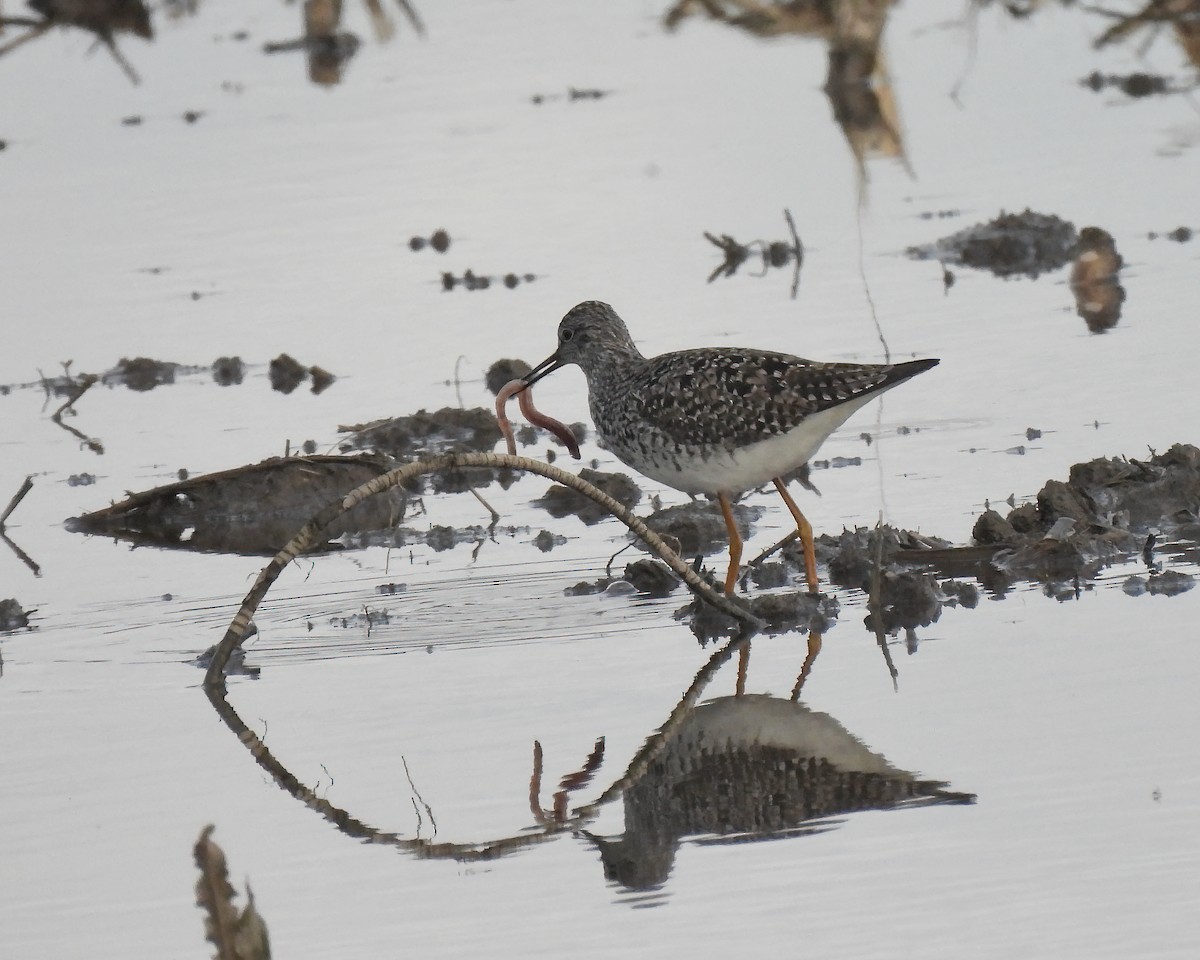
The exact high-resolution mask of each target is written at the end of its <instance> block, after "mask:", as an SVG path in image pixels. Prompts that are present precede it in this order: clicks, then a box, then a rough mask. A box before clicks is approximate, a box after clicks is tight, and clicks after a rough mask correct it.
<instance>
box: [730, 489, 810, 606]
mask: <svg viewBox="0 0 1200 960" xmlns="http://www.w3.org/2000/svg"><path fill="white" fill-rule="evenodd" d="M717 503H719V504H720V505H721V513H722V515H723V516H724V517H725V528H726V529H727V530H728V531H729V570H728V572H726V574H725V592H726V593H733V585H734V584H735V583H737V577H738V570H739V569H740V564H741V562H742V535H741V534H740V533H738V528H737V524H736V523H735V522H734V519H733V507H731V506H730V505H729V497H728V496H726V495H725V494H723V493H718V494H717ZM810 530H811V528H810ZM813 589H814V590H815V589H816V588H815V587H814V588H813Z"/></svg>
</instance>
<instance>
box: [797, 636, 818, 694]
mask: <svg viewBox="0 0 1200 960" xmlns="http://www.w3.org/2000/svg"><path fill="white" fill-rule="evenodd" d="M820 652H821V635H820V634H819V633H817V631H816V630H810V631H809V633H808V656H806V657H805V658H804V666H803V667H801V668H800V676H798V677H797V678H796V685H795V686H794V687H792V699H793V700H799V699H800V691H801V690H803V689H804V681H805V680H807V679H808V675H809V674H810V673H812V668H813V664H814V663H815V662H816V659H817V654H818V653H820Z"/></svg>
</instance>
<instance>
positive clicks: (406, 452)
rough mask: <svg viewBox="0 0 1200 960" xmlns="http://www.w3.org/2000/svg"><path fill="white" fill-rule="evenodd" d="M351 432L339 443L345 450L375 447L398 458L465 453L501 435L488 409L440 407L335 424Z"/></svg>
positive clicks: (490, 443) (488, 444) (485, 447)
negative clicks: (401, 414)
mask: <svg viewBox="0 0 1200 960" xmlns="http://www.w3.org/2000/svg"><path fill="white" fill-rule="evenodd" d="M338 431H339V432H341V433H352V434H353V436H350V437H347V438H346V439H345V440H344V441H343V442H342V444H341V449H342V451H343V452H345V451H347V450H375V451H377V452H380V453H386V454H388V455H389V456H393V457H396V458H397V459H399V460H407V459H412V458H413V457H415V456H418V455H420V454H426V453H468V452H480V451H486V450H491V449H492V448H493V447H494V446H495V445H496V444H497V442H499V440H500V439H501V436H502V435H501V433H500V426H499V425H498V424H497V423H496V418H495V416H493V414H492V413H491V411H490V410H484V409H483V407H474V408H473V409H470V410H463V409H460V408H458V407H443V408H442V409H441V410H437V411H435V412H434V413H429V412H428V411H426V410H418V411H417V412H416V413H414V414H413V415H412V416H408V417H392V418H391V419H390V420H377V421H375V422H374V423H368V424H358V425H355V426H348V427H338Z"/></svg>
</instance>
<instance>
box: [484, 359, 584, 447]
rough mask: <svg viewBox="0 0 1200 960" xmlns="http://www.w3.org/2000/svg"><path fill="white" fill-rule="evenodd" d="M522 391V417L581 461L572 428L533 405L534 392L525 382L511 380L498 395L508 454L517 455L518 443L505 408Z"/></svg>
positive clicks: (499, 417)
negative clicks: (546, 433) (555, 438)
mask: <svg viewBox="0 0 1200 960" xmlns="http://www.w3.org/2000/svg"><path fill="white" fill-rule="evenodd" d="M518 390H520V391H521V392H520V393H519V394H518V397H517V399H518V401H519V402H520V404H521V415H522V416H523V417H524V418H525V419H526V420H528V421H529V422H530V423H532V424H533V425H534V426H535V427H541V428H542V429H543V430H549V431H550V432H551V433H553V434H554V435H555V436H556V437H558V439H559V440H561V441H562V443H563V445H564V446H566V448H567V449H568V450H569V451H570V452H571V456H572V457H574V458H575V459H576V460H578V459H579V443H578V441H577V440H576V439H575V434H573V433H572V432H571V429H570V427H568V426H567V425H566V424H565V423H560V422H559V421H558V420H555V419H554V418H553V417H548V416H546V415H545V414H544V413H542V412H541V411H540V410H538V409H537V407H535V406H534V405H533V391H532V390H531V389H530V388H529V387H526V386H525V381H524V380H520V379H518V380H510V381H508V383H506V384H505V385H504V386H503V388H501V390H500V392H499V393H498V394H496V420H497V421H499V423H500V432H501V433H502V434H504V442H505V443H506V444H507V446H508V452H509V453H510V454H512V455H513V456H516V453H517V441H516V438H515V437H514V436H513V430H512V424H511V423H509V421H508V415H507V414H506V413H505V412H504V408H505V406H506V405H507V404H508V401H509V399H510V398H511V397H512V395H513V394H514V393H517V391H518Z"/></svg>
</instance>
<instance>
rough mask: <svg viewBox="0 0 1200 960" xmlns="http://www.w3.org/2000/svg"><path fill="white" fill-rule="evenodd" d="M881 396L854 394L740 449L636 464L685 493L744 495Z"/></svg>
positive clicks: (803, 459)
mask: <svg viewBox="0 0 1200 960" xmlns="http://www.w3.org/2000/svg"><path fill="white" fill-rule="evenodd" d="M877 395H878V394H870V395H868V396H865V397H856V398H855V399H853V400H849V401H847V402H846V403H841V404H838V405H837V406H836V407H830V408H829V409H827V410H822V411H821V412H819V413H814V414H813V415H812V416H810V417H808V418H807V419H805V421H804V422H803V423H801V424H800V425H799V426H797V427H794V428H793V429H792V430H790V431H789V432H787V433H781V434H779V435H778V436H774V437H770V438H768V439H766V440H759V441H757V442H756V443H752V444H749V445H748V446H745V447H739V448H737V449H736V450H726V449H717V450H714V451H712V452H710V454H709V456H708V457H701V456H691V457H681V458H680V459H679V462H678V464H676V463H674V462H672V460H671V459H663V460H661V461H658V462H655V463H644V464H639V465H637V469H638V471H639V472H641V473H644V474H645V475H646V476H648V477H650V478H651V479H653V480H657V481H659V482H660V483H665V484H666V485H667V486H669V487H674V488H675V489H676V490H682V491H683V492H684V493H707V494H717V493H742V492H744V491H746V490H753V489H754V488H755V487H761V486H762V485H763V484H765V483H768V482H769V481H771V480H773V479H774V478H775V477H778V476H780V475H782V474H785V473H787V472H788V471H790V470H795V469H796V468H797V467H799V466H800V465H801V464H804V463H806V462H807V461H808V459H809V458H810V457H811V456H812V455H813V454H814V453H816V452H817V448H818V447H820V446H821V444H822V443H823V442H824V441H825V438H826V437H828V436H829V435H830V434H831V433H833V431H834V430H836V429H837V428H838V427H840V426H841V425H842V424H843V423H845V422H846V420H848V419H849V418H850V416H851V415H852V414H853V413H854V412H855V411H857V410H858V409H859V408H861V407H862V406H863V405H865V404H866V403H868V402H869V401H871V400H873V399H874V398H875V397H876V396H877Z"/></svg>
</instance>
